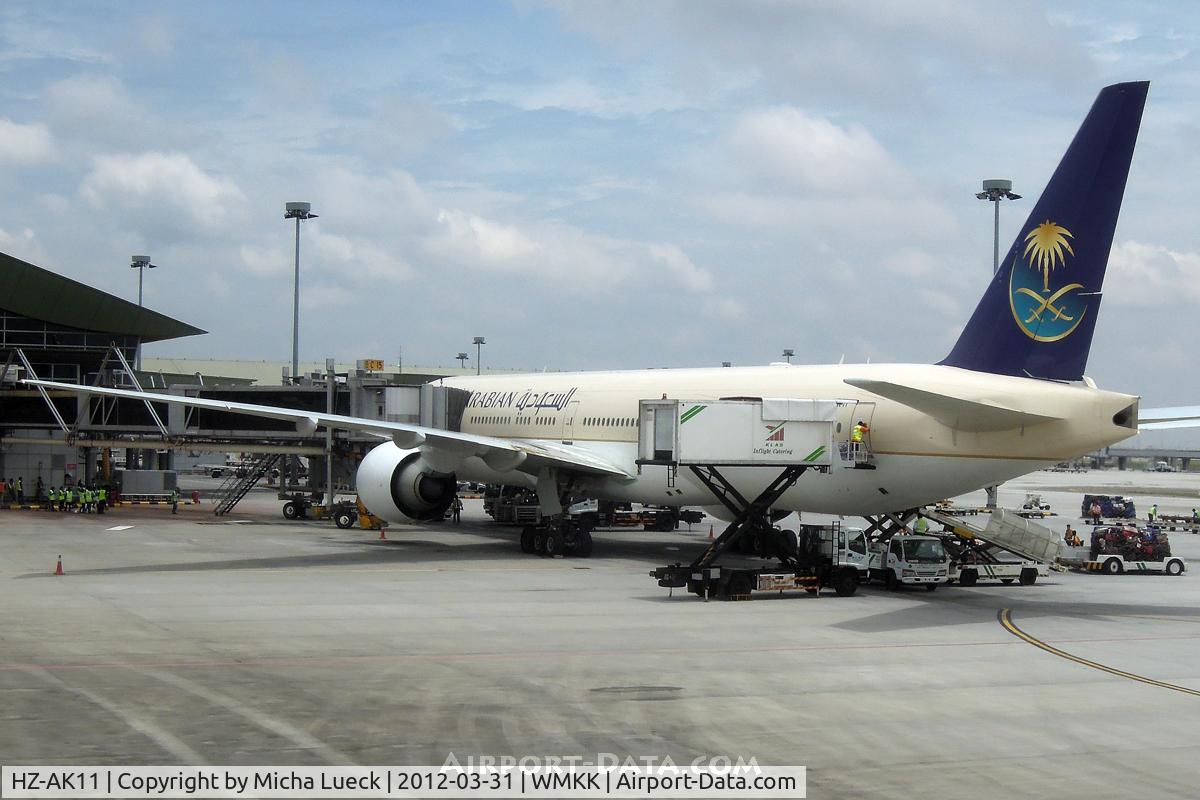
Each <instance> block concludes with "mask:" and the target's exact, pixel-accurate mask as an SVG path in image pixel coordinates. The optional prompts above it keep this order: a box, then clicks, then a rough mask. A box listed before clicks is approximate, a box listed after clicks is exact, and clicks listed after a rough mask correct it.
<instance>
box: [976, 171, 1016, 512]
mask: <svg viewBox="0 0 1200 800" xmlns="http://www.w3.org/2000/svg"><path fill="white" fill-rule="evenodd" d="M975 196H976V197H977V198H979V199H980V200H987V201H989V202H991V203H992V204H993V206H994V207H995V212H996V213H995V223H994V225H993V227H992V230H993V234H992V275H995V274H996V273H997V272H999V271H1000V201H1001V200H1020V199H1021V195H1019V194H1013V191H1012V181H1009V180H1004V179H1003V178H993V179H991V180H986V181H984V182H983V191H982V192H977V193H976V194H975ZM983 488H984V491H986V492H987V507H988V508H995V507H996V504H997V503H998V502H999V493H1000V484H995V485H993V486H985V487H983Z"/></svg>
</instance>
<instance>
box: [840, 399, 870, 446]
mask: <svg viewBox="0 0 1200 800" xmlns="http://www.w3.org/2000/svg"><path fill="white" fill-rule="evenodd" d="M874 416H875V403H874V402H871V401H862V400H851V401H847V402H843V403H839V404H838V414H837V426H836V427H835V428H834V429H833V438H834V441H836V442H837V445H838V453H839V454H840V455H841V458H842V460H843V461H853V460H854V459H853V458H852V455H851V447H850V435H851V433H852V432H853V430H854V425H855V423H857V422H858V421H859V420H862V421H863V422H865V423H867V428H868V429H869V428H870V427H871V420H872V418H873V417H874ZM863 444H864V445H865V446H866V449H867V452H871V431H870V430H868V431H867V433H866V435H865V436H863Z"/></svg>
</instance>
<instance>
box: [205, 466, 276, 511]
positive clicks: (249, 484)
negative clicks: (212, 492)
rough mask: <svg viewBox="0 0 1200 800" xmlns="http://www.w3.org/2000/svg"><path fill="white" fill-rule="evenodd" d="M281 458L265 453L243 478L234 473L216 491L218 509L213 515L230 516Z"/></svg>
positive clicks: (215, 500) (215, 501) (215, 499)
mask: <svg viewBox="0 0 1200 800" xmlns="http://www.w3.org/2000/svg"><path fill="white" fill-rule="evenodd" d="M279 458H280V455H279V454H278V453H264V454H262V455H260V456H259V457H258V458H257V459H255V460H254V462H253V463H252V464H250V466H249V468H248V469H247V471H246V475H245V477H243V478H239V477H238V476H237V472H236V471H234V473H233V474H232V475H230V476H229V477H228V478H226V479H225V482H224V483H222V484H221V485H220V486H219V487H218V488H217V491H216V496H215V497H214V498H213V502H214V503H216V504H217V507H216V508H215V509H213V514H215V515H216V516H218V517H220V516H223V515H225V514H228V513H229V512H230V511H232V510H233V507H234V506H236V505H237V504H238V503H239V502H241V499H242V498H243V497H245V496H246V495H247V494H249V493H250V490H251V489H253V488H254V487H255V486H257V485H258V482H259V481H260V480H262V479H263V476H265V475H266V474H267V473H268V472H270V470H271V468H272V467H274V466H275V462H277V461H278V460H279Z"/></svg>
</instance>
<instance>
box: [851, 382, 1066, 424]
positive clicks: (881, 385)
mask: <svg viewBox="0 0 1200 800" xmlns="http://www.w3.org/2000/svg"><path fill="white" fill-rule="evenodd" d="M845 382H846V383H847V384H849V385H850V386H856V387H858V388H859V389H866V390H867V391H868V392H871V393H873V394H877V395H879V396H880V397H886V398H888V399H889V400H895V401H896V402H897V403H900V404H902V405H906V406H908V407H909V408H912V409H915V410H917V411H920V412H921V413H922V414H928V415H929V416H931V417H933V418H934V419H936V420H937V421H938V422H940V423H942V424H943V425H945V426H947V427H950V428H954V429H955V430H960V431H971V432H974V433H982V432H985V431H1007V430H1013V429H1014V428H1021V427H1029V426H1031V425H1040V424H1042V423H1043V422H1053V421H1055V420H1058V419H1062V418H1061V417H1056V416H1047V415H1044V414H1034V413H1031V412H1029V411H1022V410H1020V409H1017V408H1010V407H1008V406H1005V405H1001V404H1000V403H996V402H993V401H989V400H968V399H964V398H961V397H952V396H951V395H947V394H939V393H937V392H930V391H928V390H925V389H917V388H914V387H912V386H904V385H902V384H899V383H892V382H891V381H879V380H871V379H867V378H846V381H845Z"/></svg>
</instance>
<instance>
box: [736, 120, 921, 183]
mask: <svg viewBox="0 0 1200 800" xmlns="http://www.w3.org/2000/svg"><path fill="white" fill-rule="evenodd" d="M726 146H727V148H728V150H729V154H730V157H731V158H733V159H734V162H735V164H736V165H737V166H739V167H741V168H742V169H745V170H748V171H750V172H752V173H753V174H754V175H755V176H756V177H758V178H760V179H765V180H769V181H773V182H777V183H780V184H784V185H787V186H790V187H793V188H796V189H801V190H810V191H820V192H826V193H829V192H833V193H837V194H852V193H857V192H863V191H868V190H869V191H875V192H877V191H879V190H880V187H883V186H887V187H891V186H894V185H895V183H896V182H897V181H905V182H908V177H907V176H906V175H905V174H904V171H903V170H902V169H900V168H899V167H898V166H897V165H896V164H895V163H894V162H893V161H892V159H891V158H890V157H889V156H888V154H887V152H886V151H885V150H884V149H883V147H882V146H881V145H880V144H879V142H878V141H876V140H875V138H874V137H873V136H871V134H870V133H868V132H867V131H866V129H864V128H863V127H862V126H861V125H854V124H850V125H846V126H839V125H836V124H834V123H833V122H831V121H829V120H828V119H825V118H823V117H819V116H813V115H810V114H808V113H805V112H804V111H802V110H801V109H798V108H793V107H790V106H776V107H774V108H769V109H764V110H760V111H752V112H750V113H748V114H746V115H745V116H743V117H742V119H741V120H740V121H739V122H738V123H737V126H736V127H735V128H734V129H733V132H732V133H731V134H730V135H729V138H728V140H727V142H726Z"/></svg>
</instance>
